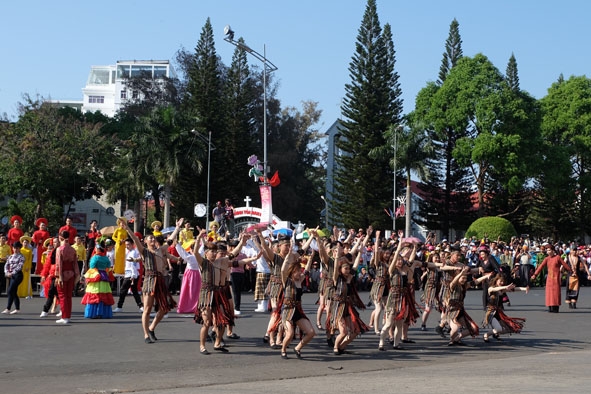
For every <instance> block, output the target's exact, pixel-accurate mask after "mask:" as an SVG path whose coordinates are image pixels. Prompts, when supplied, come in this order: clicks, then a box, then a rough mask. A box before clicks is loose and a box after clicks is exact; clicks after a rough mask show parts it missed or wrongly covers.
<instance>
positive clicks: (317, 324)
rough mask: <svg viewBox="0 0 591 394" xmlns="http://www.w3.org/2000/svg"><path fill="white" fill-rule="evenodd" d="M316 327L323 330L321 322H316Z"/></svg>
mask: <svg viewBox="0 0 591 394" xmlns="http://www.w3.org/2000/svg"><path fill="white" fill-rule="evenodd" d="M316 328H318V329H319V330H323V331H324V328H322V324H320V323H316Z"/></svg>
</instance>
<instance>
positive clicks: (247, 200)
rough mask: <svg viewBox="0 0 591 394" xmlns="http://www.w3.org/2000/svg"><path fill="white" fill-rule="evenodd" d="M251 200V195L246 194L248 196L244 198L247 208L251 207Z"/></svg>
mask: <svg viewBox="0 0 591 394" xmlns="http://www.w3.org/2000/svg"><path fill="white" fill-rule="evenodd" d="M251 201H252V198H250V197H249V196H246V198H245V199H244V202H245V203H246V208H250V202H251Z"/></svg>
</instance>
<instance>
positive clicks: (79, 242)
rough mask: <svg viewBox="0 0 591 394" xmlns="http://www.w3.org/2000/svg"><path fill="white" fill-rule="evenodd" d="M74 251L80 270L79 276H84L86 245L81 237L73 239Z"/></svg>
mask: <svg viewBox="0 0 591 394" xmlns="http://www.w3.org/2000/svg"><path fill="white" fill-rule="evenodd" d="M72 247H73V248H74V250H75V251H76V258H77V259H78V269H79V270H80V276H82V275H84V272H85V271H86V270H85V267H84V262H85V261H86V245H84V240H83V239H82V237H81V236H79V235H77V236H76V238H74V245H72Z"/></svg>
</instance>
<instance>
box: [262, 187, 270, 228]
mask: <svg viewBox="0 0 591 394" xmlns="http://www.w3.org/2000/svg"><path fill="white" fill-rule="evenodd" d="M259 190H260V192H261V223H271V222H272V220H273V201H272V193H271V186H270V185H260V186H259Z"/></svg>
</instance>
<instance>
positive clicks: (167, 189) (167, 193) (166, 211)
mask: <svg viewBox="0 0 591 394" xmlns="http://www.w3.org/2000/svg"><path fill="white" fill-rule="evenodd" d="M169 223H170V185H169V184H168V183H167V184H165V185H164V217H163V218H162V224H163V225H162V228H166V227H168V226H169V225H170V224H169Z"/></svg>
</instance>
